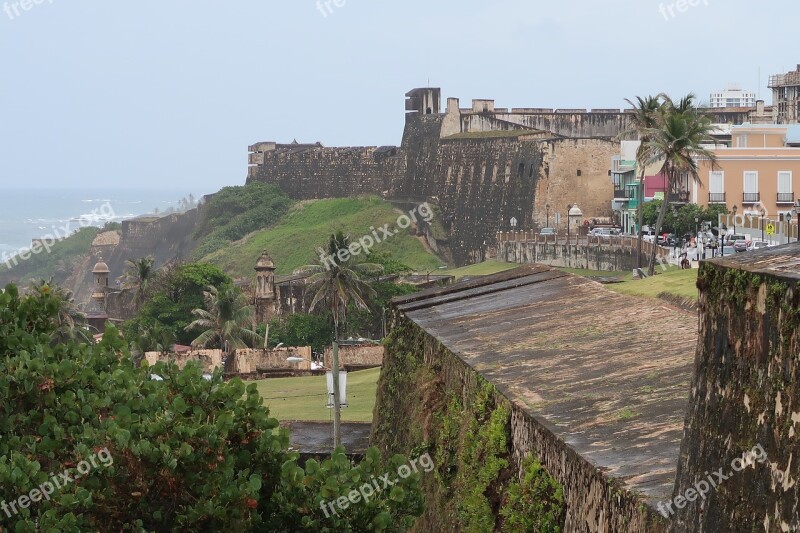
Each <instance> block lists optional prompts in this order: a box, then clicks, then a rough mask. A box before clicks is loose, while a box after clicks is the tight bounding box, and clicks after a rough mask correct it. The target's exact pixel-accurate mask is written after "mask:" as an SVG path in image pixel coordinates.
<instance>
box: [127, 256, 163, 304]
mask: <svg viewBox="0 0 800 533" xmlns="http://www.w3.org/2000/svg"><path fill="white" fill-rule="evenodd" d="M154 262H155V259H153V257H152V256H148V257H142V258H141V259H136V260H133V259H128V260H127V261H125V274H123V275H122V290H123V292H127V291H135V292H134V297H133V305H134V307H135V308H136V309H137V310H138V309H139V307H141V305H142V303H143V302H144V299H145V297H146V296H147V294H148V293H149V290H150V285H151V283H152V281H153V279H154V278H155V274H156V270H155V269H154V268H153V263H154Z"/></svg>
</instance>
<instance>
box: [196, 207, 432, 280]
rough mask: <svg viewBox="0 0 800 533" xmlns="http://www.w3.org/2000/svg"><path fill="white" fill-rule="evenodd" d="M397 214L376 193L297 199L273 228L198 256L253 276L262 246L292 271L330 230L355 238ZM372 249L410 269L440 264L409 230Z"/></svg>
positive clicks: (314, 257)
mask: <svg viewBox="0 0 800 533" xmlns="http://www.w3.org/2000/svg"><path fill="white" fill-rule="evenodd" d="M399 215H400V213H399V212H398V211H396V210H395V209H394V208H393V207H392V205H391V204H390V203H389V202H386V201H384V200H381V199H379V198H376V197H362V198H337V199H330V200H314V201H309V202H302V203H298V204H295V205H294V206H293V207H292V208H291V209H290V210H289V212H288V213H287V214H286V215H285V216H284V217H283V218H281V220H280V221H278V222H277V223H276V224H275V225H273V226H272V227H270V228H267V229H263V230H259V231H257V232H255V233H252V234H250V235H248V236H247V237H246V238H244V239H242V240H241V241H238V242H236V243H233V244H232V245H231V246H228V247H226V248H224V249H221V250H218V251H216V252H213V253H211V254H208V255H205V256H203V257H200V258H198V259H199V260H201V261H204V262H209V263H212V264H215V265H217V266H219V267H220V268H222V269H223V270H224V271H225V272H226V273H228V274H229V275H231V276H233V277H235V278H236V277H240V278H246V277H251V276H252V275H253V266H254V265H255V262H256V260H257V259H258V256H259V255H260V254H261V252H262V250H267V251H268V252H269V254H270V256H272V259H273V260H274V261H275V266H276V268H277V273H278V274H291V273H292V272H293V271H294V269H296V268H297V267H300V266H302V265H307V264H310V263H318V262H319V256H318V254H317V252H316V249H317V247H319V246H322V245H323V244H324V243H325V242H326V240H327V239H328V237H329V236H330V234H331V233H332V232H334V231H336V230H342V231H343V232H344V233H347V234H350V236H351V238H352V240H353V241H357V240H358V239H360V238H361V237H362V236H364V235H368V234H370V233H371V232H372V229H371V228H379V227H381V226H383V225H384V224H389V225H390V227H393V226H394V225H395V222H396V221H397V217H398V216H399ZM379 235H380V233H379ZM373 251H382V252H389V253H390V254H391V256H392V258H393V259H394V260H396V261H399V262H401V263H405V264H406V265H408V266H410V267H411V268H413V269H415V270H424V269H436V268H437V267H438V266H439V265H441V264H442V262H441V261H440V260H439V259H438V258H437V257H436V256H434V255H433V254H431V253H429V252H428V251H427V250H426V249H425V247H424V246H423V244H422V242H421V241H420V240H419V239H418V238H416V237H415V236H414V235H413V234H412V232H411V230H410V229H409V230H401V231H400V232H399V233H398V234H396V235H393V236H392V237H391V238H387V239H386V241H385V242H382V243H380V244H378V245H376V246H375V247H374V248H373Z"/></svg>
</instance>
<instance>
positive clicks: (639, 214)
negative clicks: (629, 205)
mask: <svg viewBox="0 0 800 533" xmlns="http://www.w3.org/2000/svg"><path fill="white" fill-rule="evenodd" d="M636 218H637V222H636V225H637V226H639V242H638V243H636V266H637V267H639V268H642V236H643V235H644V231H642V225H643V224H644V172H643V173H642V179H640V180H639V201H638V203H637V204H636Z"/></svg>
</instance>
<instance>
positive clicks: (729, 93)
mask: <svg viewBox="0 0 800 533" xmlns="http://www.w3.org/2000/svg"><path fill="white" fill-rule="evenodd" d="M755 106H756V93H754V92H750V91H745V90H744V89H742V88H741V87H737V86H734V85H731V86H728V87H726V88H725V89H724V90H722V91H719V92H716V93H711V107H712V108H720V107H755Z"/></svg>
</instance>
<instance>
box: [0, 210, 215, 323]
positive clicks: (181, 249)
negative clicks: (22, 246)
mask: <svg viewBox="0 0 800 533" xmlns="http://www.w3.org/2000/svg"><path fill="white" fill-rule="evenodd" d="M198 218H199V210H198V209H192V210H190V211H187V212H185V213H182V214H172V215H167V216H163V217H160V218H155V217H150V218H138V219H133V220H126V221H124V222H122V228H121V229H120V230H114V231H105V232H102V231H101V232H97V233H96V235H95V237H94V239H93V240H92V242H91V245H90V246H87V247H85V248H84V247H76V249H75V250H74V252H73V253H72V255H69V256H66V257H65V258H64V259H61V260H59V262H58V265H57V266H56V267H55V268H53V269H52V271H50V272H43V271H41V269H40V268H37V269H35V270H34V268H33V267H34V266H35V265H34V264H33V263H30V264H28V263H26V262H25V261H20V262H19V263H18V265H17V266H16V267H15V268H14V269H13V270H11V271H9V272H5V273H2V274H0V282H2V283H3V285H5V284H6V283H10V282H16V283H20V284H26V283H27V282H29V281H31V280H32V279H33V278H35V277H49V276H52V277H53V279H54V280H55V281H56V282H57V283H59V284H62V285H64V286H65V287H66V288H68V289H69V290H71V291H72V292H73V294H74V296H75V301H76V302H77V303H79V304H86V303H88V302H89V299H90V297H91V290H92V268H93V267H94V265H95V264H96V263H97V262H98V261H100V259H101V258H102V259H103V261H105V262H106V264H108V266H109V270H110V271H111V280H112V282H111V286H112V288H113V287H114V281H115V280H116V279H117V278H119V277H120V276H122V274H123V273H124V271H125V261H127V260H128V259H139V258H141V257H146V256H153V258H154V259H155V266H156V267H160V266H161V265H163V264H165V263H168V262H170V261H173V260H176V259H177V260H186V259H188V258H189V257H190V255H191V253H192V250H193V249H194V247H195V246H196V245H197V242H196V241H195V239H194V237H193V233H194V228H195V225H196V224H197V221H198ZM72 238H74V237H71V239H72ZM64 242H66V241H64ZM42 253H43V254H44V253H45V252H42ZM115 316H117V315H115Z"/></svg>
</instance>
